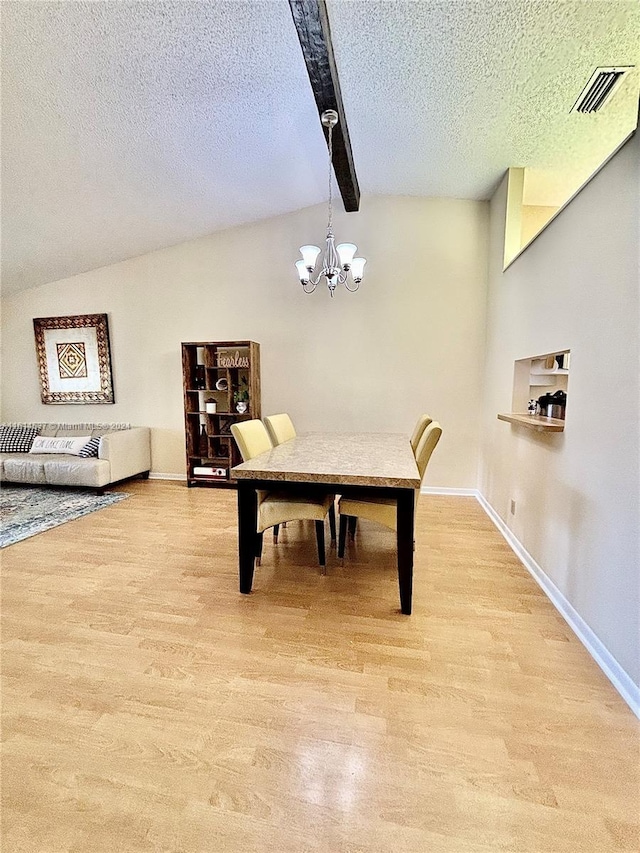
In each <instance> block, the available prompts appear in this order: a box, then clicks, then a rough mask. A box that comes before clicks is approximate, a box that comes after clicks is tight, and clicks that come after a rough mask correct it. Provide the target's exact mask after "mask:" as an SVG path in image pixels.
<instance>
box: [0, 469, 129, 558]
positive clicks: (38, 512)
mask: <svg viewBox="0 0 640 853" xmlns="http://www.w3.org/2000/svg"><path fill="white" fill-rule="evenodd" d="M128 497H129V495H127V494H124V493H123V492H110V493H109V494H106V495H96V494H95V493H94V492H89V491H83V490H80V489H78V490H77V491H76V490H75V489H74V490H71V489H56V488H52V487H48V488H46V489H44V488H43V489H41V488H38V487H37V486H9V485H7V486H2V489H0V548H6V547H7V545H13V544H15V543H16V542H20V541H22V540H23V539H28V538H29V536H35V535H36V533H42V532H43V531H44V530H50V529H51V528H52V527H57V526H58V525H59V524H64V523H65V522H67V521H73V520H74V519H76V518H80V517H81V516H83V515H88V514H89V513H90V512H95V511H96V510H98V509H104V507H106V506H111V505H112V504H115V503H118V501H122V500H124V499H125V498H128Z"/></svg>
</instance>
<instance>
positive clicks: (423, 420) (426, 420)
mask: <svg viewBox="0 0 640 853" xmlns="http://www.w3.org/2000/svg"><path fill="white" fill-rule="evenodd" d="M432 420H433V418H430V417H429V415H420V417H419V418H418V423H417V424H416V425H415V428H414V430H413V434H412V436H411V449H412V450H413V452H414V453H415V452H416V450H417V449H418V445H419V444H420V439H421V438H422V434H423V432H424V431H425V429H426V428H427V427H428V426H429V424H430V423H431V421H432Z"/></svg>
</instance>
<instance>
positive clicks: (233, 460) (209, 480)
mask: <svg viewBox="0 0 640 853" xmlns="http://www.w3.org/2000/svg"><path fill="white" fill-rule="evenodd" d="M182 384H183V394H184V423H185V449H186V456H187V485H188V486H214V487H218V488H221V487H222V488H225V487H227V488H228V487H230V486H235V480H234V479H232V478H231V477H230V474H229V472H230V471H231V469H232V468H233V466H234V465H238V464H239V463H240V462H242V458H241V457H240V452H239V451H238V448H237V446H236V443H235V440H234V438H233V436H232V434H231V424H233V423H237V422H238V421H243V420H251V419H252V418H259V417H261V413H262V412H261V404H260V344H257V343H255V341H215V342H211V341H204V342H203V341H189V342H186V343H183V344H182ZM243 402H244V403H246V411H244V412H241V411H238V403H243ZM213 404H215V412H213V411H211V409H212V408H213ZM240 408H242V407H240Z"/></svg>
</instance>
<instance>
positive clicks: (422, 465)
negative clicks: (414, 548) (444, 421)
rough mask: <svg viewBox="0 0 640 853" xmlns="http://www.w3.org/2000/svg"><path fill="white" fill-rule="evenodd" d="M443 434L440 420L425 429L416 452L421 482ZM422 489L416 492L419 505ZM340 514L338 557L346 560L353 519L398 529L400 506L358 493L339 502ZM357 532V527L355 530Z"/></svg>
mask: <svg viewBox="0 0 640 853" xmlns="http://www.w3.org/2000/svg"><path fill="white" fill-rule="evenodd" d="M441 435H442V427H441V426H440V424H439V423H438V422H437V421H432V422H431V423H430V424H429V426H427V428H426V429H425V430H424V432H423V434H422V438H421V439H420V442H419V444H418V447H417V449H416V463H417V465H418V471H419V473H420V480H421V481H422V479H423V478H424V475H425V471H426V470H427V465H428V463H429V460H430V459H431V454H432V453H433V451H434V450H435V447H436V445H437V443H438V442H439V441H440V436H441ZM419 494H420V489H416V503H417V502H418V495H419ZM338 511H339V513H340V533H339V536H338V557H339V558H340V559H343V558H344V549H345V544H346V541H347V526H348V525H349V522H350V520H351V519H352V518H366V519H368V520H369V521H375V522H377V523H378V524H383V525H384V526H385V527H390V528H391V530H395V529H396V518H397V504H396V501H395V500H394V499H393V498H376V497H370V496H369V495H368V494H367V493H361V494H359V493H358V491H357V490H355V489H354V490H353V491H349V492H348V493H347V494H346V495H342V496H341V498H340V501H339V503H338ZM352 531H353V527H352Z"/></svg>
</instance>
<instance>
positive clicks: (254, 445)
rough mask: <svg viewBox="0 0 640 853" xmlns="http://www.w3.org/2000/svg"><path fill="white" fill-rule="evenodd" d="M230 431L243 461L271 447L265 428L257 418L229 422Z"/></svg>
mask: <svg viewBox="0 0 640 853" xmlns="http://www.w3.org/2000/svg"><path fill="white" fill-rule="evenodd" d="M231 432H232V433H233V437H234V438H235V440H236V444H237V445H238V449H239V450H240V455H241V456H242V461H243V462H248V461H249V460H250V459H253V457H254V456H260V454H261V453H266V451H267V450H271V448H272V447H273V445H272V444H271V439H270V438H269V433H268V432H267V428H266V427H265V425H264V424H263V423H262V421H259V420H257V419H256V420H253V421H240V422H239V423H237V424H231Z"/></svg>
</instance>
